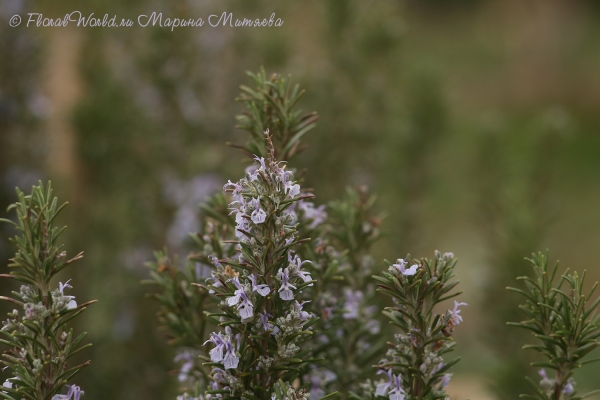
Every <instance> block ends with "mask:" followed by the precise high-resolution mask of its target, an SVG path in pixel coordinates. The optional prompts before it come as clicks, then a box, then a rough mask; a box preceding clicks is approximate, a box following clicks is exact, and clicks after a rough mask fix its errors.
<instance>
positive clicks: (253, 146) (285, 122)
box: [230, 69, 319, 161]
mask: <svg viewBox="0 0 600 400" xmlns="http://www.w3.org/2000/svg"><path fill="white" fill-rule="evenodd" d="M248 75H249V76H250V77H251V78H252V80H253V81H254V85H255V88H254V89H253V88H250V87H248V86H241V89H242V93H241V94H240V96H239V97H238V98H237V99H236V100H238V101H241V102H243V103H244V104H245V106H246V109H247V111H245V112H244V113H243V114H240V115H238V116H237V117H236V119H237V121H238V125H237V127H238V128H240V129H243V130H246V131H248V132H249V133H250V135H251V140H250V141H249V142H247V144H246V145H245V146H242V145H237V144H230V145H231V146H234V147H238V148H240V149H242V150H243V151H244V152H245V153H246V154H247V155H248V156H250V157H253V156H255V155H256V156H260V157H267V153H268V149H267V146H266V145H265V141H264V140H263V132H264V131H265V130H269V132H271V134H272V135H273V139H272V140H273V146H274V149H275V157H276V158H277V159H278V160H282V161H287V160H289V159H291V158H292V157H293V156H294V155H296V154H299V153H301V152H302V151H304V150H305V149H306V147H305V146H300V139H301V138H302V137H303V136H304V135H305V134H306V133H307V132H309V131H311V130H312V129H314V128H315V126H316V124H315V122H316V121H317V120H318V119H319V116H318V115H317V113H315V112H312V113H306V114H303V113H302V111H301V110H296V109H294V107H295V106H296V105H297V103H298V100H300V97H302V95H303V94H304V90H302V89H300V86H299V85H297V84H296V85H294V86H293V87H292V86H291V83H290V78H283V77H281V76H279V75H277V74H273V75H272V76H271V78H267V76H266V73H265V70H264V69H261V70H260V71H259V72H258V73H257V74H253V73H251V72H248Z"/></svg>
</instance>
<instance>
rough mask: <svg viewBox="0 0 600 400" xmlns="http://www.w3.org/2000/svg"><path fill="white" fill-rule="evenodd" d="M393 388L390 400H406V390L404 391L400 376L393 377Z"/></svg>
mask: <svg viewBox="0 0 600 400" xmlns="http://www.w3.org/2000/svg"><path fill="white" fill-rule="evenodd" d="M392 382H393V383H392V384H393V386H394V387H393V388H392V390H390V395H389V399H390V400H404V396H405V393H404V389H402V378H400V376H399V375H392Z"/></svg>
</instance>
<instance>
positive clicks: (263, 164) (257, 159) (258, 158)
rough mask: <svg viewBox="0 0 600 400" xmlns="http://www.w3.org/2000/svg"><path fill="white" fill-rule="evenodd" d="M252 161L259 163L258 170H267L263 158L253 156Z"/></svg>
mask: <svg viewBox="0 0 600 400" xmlns="http://www.w3.org/2000/svg"><path fill="white" fill-rule="evenodd" d="M254 160H256V161H258V162H259V163H260V169H262V170H263V171H266V170H267V166H266V165H265V158H264V157H258V156H254Z"/></svg>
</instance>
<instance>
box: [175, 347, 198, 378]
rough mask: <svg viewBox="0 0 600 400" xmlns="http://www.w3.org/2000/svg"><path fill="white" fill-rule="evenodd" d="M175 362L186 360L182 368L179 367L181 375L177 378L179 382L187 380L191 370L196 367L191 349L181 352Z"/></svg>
mask: <svg viewBox="0 0 600 400" xmlns="http://www.w3.org/2000/svg"><path fill="white" fill-rule="evenodd" d="M173 361H175V362H179V361H185V362H184V363H183V364H182V365H181V368H180V369H179V375H178V376H177V380H178V381H179V382H185V381H187V379H188V377H189V374H190V371H191V370H192V368H193V367H194V361H193V360H192V354H191V353H190V352H189V351H184V352H183V353H179V354H178V355H177V356H176V357H175V359H174V360H173Z"/></svg>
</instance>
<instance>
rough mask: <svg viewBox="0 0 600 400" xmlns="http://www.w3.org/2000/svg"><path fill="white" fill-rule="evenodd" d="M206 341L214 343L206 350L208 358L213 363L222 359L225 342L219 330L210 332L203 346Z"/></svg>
mask: <svg viewBox="0 0 600 400" xmlns="http://www.w3.org/2000/svg"><path fill="white" fill-rule="evenodd" d="M208 342H210V343H212V344H214V345H215V348H214V349H212V350H211V351H209V352H208V355H209V356H210V360H211V361H212V362H215V363H218V362H221V361H222V360H223V351H224V350H225V346H226V345H227V342H226V341H225V339H224V338H223V335H222V334H221V332H219V333H214V332H211V334H210V339H208V340H207V341H206V342H204V344H203V346H205V345H206V343H208Z"/></svg>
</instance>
